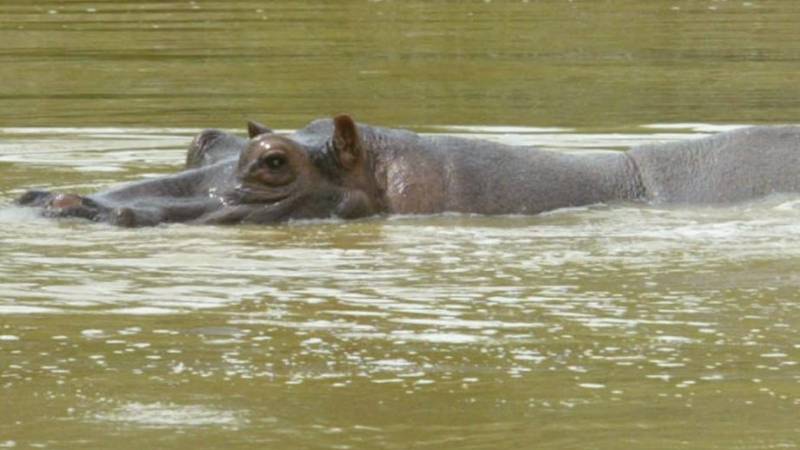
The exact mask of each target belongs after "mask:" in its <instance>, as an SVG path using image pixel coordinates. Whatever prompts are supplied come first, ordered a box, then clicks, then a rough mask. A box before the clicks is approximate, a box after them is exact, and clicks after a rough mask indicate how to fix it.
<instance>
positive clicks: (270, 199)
mask: <svg viewBox="0 0 800 450" xmlns="http://www.w3.org/2000/svg"><path fill="white" fill-rule="evenodd" d="M293 192H294V190H293V189H278V190H276V189H270V190H266V189H259V188H254V187H249V186H244V185H239V186H237V187H236V188H235V189H234V190H232V191H230V192H228V193H226V194H225V195H223V196H222V203H223V204H224V205H225V206H235V205H255V204H274V203H278V202H281V201H283V200H286V199H287V198H289V197H291V196H292V193H293Z"/></svg>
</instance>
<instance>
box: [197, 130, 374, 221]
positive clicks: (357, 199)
mask: <svg viewBox="0 0 800 450" xmlns="http://www.w3.org/2000/svg"><path fill="white" fill-rule="evenodd" d="M326 125H328V126H326ZM329 125H330V121H323V122H321V123H316V124H312V125H311V126H309V127H308V128H306V129H305V130H301V131H300V132H298V133H295V134H294V135H288V136H287V135H281V134H277V133H274V132H272V131H271V130H268V129H266V128H261V127H259V126H256V125H255V124H253V123H251V124H250V126H249V127H248V129H249V134H250V141H249V142H248V143H247V145H246V146H245V147H244V149H243V150H242V151H241V152H240V154H239V157H238V160H237V162H236V168H235V175H234V178H235V180H236V183H235V185H234V186H233V188H232V189H230V190H228V191H227V192H226V193H225V194H224V195H223V196H222V201H223V204H224V205H225V206H227V207H228V208H223V209H221V210H220V211H219V212H218V213H216V214H212V215H210V216H209V217H207V218H206V221H208V222H217V223H219V222H222V223H225V222H251V223H271V222H279V221H284V220H288V219H309V218H325V217H341V218H344V219H352V218H358V217H364V216H369V215H372V214H376V213H378V212H381V211H382V209H383V206H382V202H381V201H380V191H379V189H378V187H377V184H376V182H375V177H374V175H373V172H374V168H373V165H374V161H373V155H372V154H371V152H369V151H368V149H367V146H366V145H365V143H364V141H363V140H362V139H361V137H360V135H359V132H358V127H357V125H356V124H355V122H353V120H352V119H351V118H350V117H349V116H345V115H341V116H337V117H336V118H334V119H333V121H332V125H333V127H332V129H331V127H330V126H329ZM326 129H327V130H328V131H327V132H325V130H326ZM321 137H324V138H323V139H320V138H321Z"/></svg>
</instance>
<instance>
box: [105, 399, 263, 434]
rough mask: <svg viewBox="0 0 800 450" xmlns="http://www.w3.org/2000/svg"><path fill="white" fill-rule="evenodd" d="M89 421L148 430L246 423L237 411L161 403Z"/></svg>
mask: <svg viewBox="0 0 800 450" xmlns="http://www.w3.org/2000/svg"><path fill="white" fill-rule="evenodd" d="M90 419H91V420H97V421H102V422H119V423H125V424H128V425H136V426H140V427H148V428H184V427H209V426H222V427H233V426H240V425H244V424H246V423H247V420H246V419H245V418H244V416H243V414H242V413H240V412H237V411H232V410H221V409H214V408H210V407H207V406H203V405H176V404H174V403H161V402H157V403H138V402H134V403H127V404H124V405H121V406H119V407H117V408H116V409H113V410H111V411H107V412H99V413H95V414H93V415H91V416H90Z"/></svg>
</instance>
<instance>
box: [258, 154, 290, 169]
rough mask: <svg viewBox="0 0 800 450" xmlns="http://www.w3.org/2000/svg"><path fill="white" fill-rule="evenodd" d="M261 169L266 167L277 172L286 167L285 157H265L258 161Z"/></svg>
mask: <svg viewBox="0 0 800 450" xmlns="http://www.w3.org/2000/svg"><path fill="white" fill-rule="evenodd" d="M258 163H259V165H260V166H261V167H266V168H268V169H270V170H278V169H280V168H282V167H283V166H285V165H286V163H287V161H286V157H285V156H283V155H275V154H273V155H267V156H265V157H263V158H261V159H260V160H259V161H258Z"/></svg>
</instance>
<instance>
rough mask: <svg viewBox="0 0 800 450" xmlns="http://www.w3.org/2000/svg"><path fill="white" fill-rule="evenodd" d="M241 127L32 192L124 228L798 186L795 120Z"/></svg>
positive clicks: (56, 212) (49, 209)
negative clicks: (655, 139)
mask: <svg viewBox="0 0 800 450" xmlns="http://www.w3.org/2000/svg"><path fill="white" fill-rule="evenodd" d="M249 136H250V138H249V139H244V138H239V137H236V136H233V135H230V134H227V133H224V132H221V131H214V130H208V131H205V132H203V133H201V134H200V135H199V136H198V137H197V138H195V140H194V141H193V142H192V145H191V146H190V149H189V153H188V155H187V169H186V170H184V171H182V172H179V173H177V174H175V175H169V176H165V177H161V178H155V179H148V180H145V181H140V182H135V183H131V184H128V185H124V186H121V187H118V188H112V189H111V190H108V191H105V192H100V193H97V194H93V195H89V196H78V195H74V194H52V193H49V192H41V191H31V192H28V193H26V194H25V195H23V196H22V197H21V198H20V200H19V203H21V204H23V205H32V206H40V207H42V208H43V209H44V211H45V213H46V214H48V215H52V216H77V217H84V218H88V219H92V220H96V221H105V222H110V223H114V224H118V225H124V226H143V225H155V224H158V223H164V222H191V223H217V224H221V223H274V222H281V221H286V220H289V219H308V218H327V217H341V218H346V219H349V218H358V217H365V216H370V215H375V214H431V213H440V212H446V211H452V212H461V213H477V214H536V213H540V212H543V211H548V210H552V209H556V208H561V207H568V206H580V205H587V204H593V203H600V202H624V201H639V202H654V203H690V204H716V203H725V202H733V201H742V200H747V199H752V198H757V197H760V196H764V195H768V194H770V193H775V192H800V127H791V126H783V127H754V128H745V129H741V130H736V131H732V132H728V133H723V134H719V135H716V136H712V137H709V138H704V139H693V140H688V141H683V142H676V143H667V144H653V145H645V146H641V147H636V148H633V149H631V150H629V151H627V152H608V153H591V154H581V155H575V154H564V153H556V152H550V151H543V150H539V149H535V148H531V147H518V146H509V145H503V144H498V143H493V142H487V141H482V140H477V139H474V140H473V139H463V138H456V137H448V136H420V135H418V134H415V133H412V132H409V131H403V130H393V129H384V128H377V127H371V126H367V125H356V124H355V123H354V122H353V121H352V119H351V118H350V117H348V116H338V117H336V118H334V119H333V120H317V121H314V122H312V123H311V124H310V125H308V126H307V127H306V128H304V129H301V130H299V131H297V132H295V133H291V134H286V135H282V134H276V133H273V132H272V131H271V130H269V129H267V128H265V127H263V126H260V125H257V124H252V123H251V124H250V126H249Z"/></svg>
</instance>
